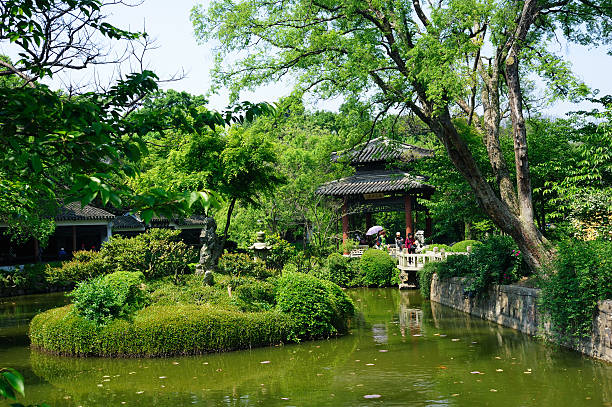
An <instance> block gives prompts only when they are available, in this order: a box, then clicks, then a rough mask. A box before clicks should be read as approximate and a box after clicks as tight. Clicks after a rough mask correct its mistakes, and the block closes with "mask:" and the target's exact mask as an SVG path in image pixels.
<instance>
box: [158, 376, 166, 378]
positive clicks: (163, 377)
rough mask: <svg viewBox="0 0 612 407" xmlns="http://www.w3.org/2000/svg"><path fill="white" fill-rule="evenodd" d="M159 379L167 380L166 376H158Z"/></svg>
mask: <svg viewBox="0 0 612 407" xmlns="http://www.w3.org/2000/svg"><path fill="white" fill-rule="evenodd" d="M159 378H160V379H167V377H166V376H159Z"/></svg>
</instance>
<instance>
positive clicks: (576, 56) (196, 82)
mask: <svg viewBox="0 0 612 407" xmlns="http://www.w3.org/2000/svg"><path fill="white" fill-rule="evenodd" d="M206 1H207V0H205V1H203V2H202V3H205V2H206ZM197 3H198V2H196V1H194V0H171V1H168V0H145V1H144V3H143V4H141V5H140V6H137V7H132V8H126V7H120V8H116V9H115V10H114V13H113V15H112V16H111V18H110V20H111V22H112V23H114V24H115V25H117V26H119V27H121V28H130V29H132V30H142V29H143V26H144V27H146V32H147V33H149V35H150V36H152V37H153V38H155V39H156V41H157V46H158V49H155V50H153V51H150V52H149V53H148V62H149V68H150V69H152V70H153V71H155V72H156V73H157V74H158V75H159V76H160V77H162V78H163V77H168V76H171V75H172V74H174V73H176V72H178V71H181V70H182V69H184V70H185V72H186V74H187V77H186V78H185V79H182V80H181V81H178V82H171V83H168V84H164V85H162V87H165V88H173V89H176V90H184V91H187V92H190V93H193V94H205V93H207V92H208V90H209V88H210V85H211V84H210V79H209V78H210V77H209V71H210V69H211V67H212V64H213V55H212V52H211V50H210V47H209V46H205V45H198V44H197V42H196V40H195V37H194V34H193V27H192V25H191V22H190V21H189V13H190V10H191V8H192V7H193V6H194V5H195V4H197ZM0 51H3V50H0ZM554 51H560V52H561V53H562V54H564V55H565V56H566V57H567V59H568V60H569V61H570V62H571V63H572V65H573V68H574V72H575V73H576V74H577V75H578V77H579V78H581V79H582V80H584V81H585V82H586V83H587V85H589V86H590V87H592V88H599V89H600V95H605V94H612V69H611V66H612V57H610V56H608V55H607V54H606V53H605V50H589V49H587V48H585V47H579V46H574V45H572V46H571V47H566V46H558V47H557V49H555V50H554ZM291 90H292V86H291V83H290V81H289V80H287V81H286V82H284V83H277V84H275V85H272V86H267V87H264V88H261V89H258V91H257V92H254V93H247V92H245V93H244V94H243V95H242V96H241V99H242V100H249V101H252V102H258V101H268V102H274V101H276V100H278V98H280V97H282V96H286V95H288V94H289V93H290V92H291ZM209 99H210V104H211V107H212V108H215V109H222V108H224V107H225V106H227V103H228V97H227V92H223V91H221V94H220V95H212V96H211V97H210V98H209ZM339 103H340V102H339V101H338V100H336V101H328V102H322V103H319V104H318V105H317V108H325V109H329V110H334V109H336V108H337V107H338V105H339ZM587 106H589V105H587V104H582V105H581V106H576V105H572V104H571V103H558V104H556V105H555V106H553V107H551V108H548V109H546V111H545V113H546V114H548V115H551V116H562V115H564V114H565V113H566V112H567V111H571V110H578V109H580V108H586V107H587Z"/></svg>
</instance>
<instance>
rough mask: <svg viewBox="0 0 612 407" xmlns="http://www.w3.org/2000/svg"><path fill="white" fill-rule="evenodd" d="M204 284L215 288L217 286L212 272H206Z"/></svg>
mask: <svg viewBox="0 0 612 407" xmlns="http://www.w3.org/2000/svg"><path fill="white" fill-rule="evenodd" d="M204 284H206V285H210V286H213V285H215V278H214V276H213V273H212V271H210V270H206V272H205V273H204Z"/></svg>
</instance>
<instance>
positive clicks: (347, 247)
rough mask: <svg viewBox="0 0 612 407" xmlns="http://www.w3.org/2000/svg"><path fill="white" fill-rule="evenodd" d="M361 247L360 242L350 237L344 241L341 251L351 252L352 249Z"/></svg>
mask: <svg viewBox="0 0 612 407" xmlns="http://www.w3.org/2000/svg"><path fill="white" fill-rule="evenodd" d="M357 247H359V242H358V241H356V240H353V239H348V240H347V241H346V242H342V244H341V245H340V253H341V254H344V253H350V252H351V250H353V249H356V248H357Z"/></svg>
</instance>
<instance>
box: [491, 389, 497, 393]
mask: <svg viewBox="0 0 612 407" xmlns="http://www.w3.org/2000/svg"><path fill="white" fill-rule="evenodd" d="M489 391H491V392H493V393H497V390H496V389H491V390H489Z"/></svg>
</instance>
